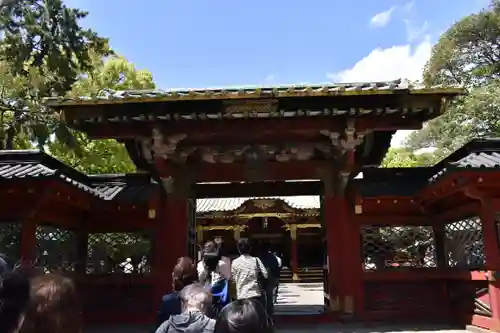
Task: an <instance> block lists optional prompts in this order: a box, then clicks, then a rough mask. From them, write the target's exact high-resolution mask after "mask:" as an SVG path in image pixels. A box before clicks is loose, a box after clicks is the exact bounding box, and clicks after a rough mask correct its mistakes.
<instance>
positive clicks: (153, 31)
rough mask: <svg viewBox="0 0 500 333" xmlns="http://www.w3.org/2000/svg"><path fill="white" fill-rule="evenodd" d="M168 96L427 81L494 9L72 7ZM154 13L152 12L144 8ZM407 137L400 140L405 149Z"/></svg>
mask: <svg viewBox="0 0 500 333" xmlns="http://www.w3.org/2000/svg"><path fill="white" fill-rule="evenodd" d="M65 2H66V3H67V4H68V5H69V6H72V7H78V8H81V9H85V10H87V11H89V13H90V14H89V16H88V18H87V19H86V20H85V21H84V25H85V26H87V27H91V28H92V29H94V30H95V31H97V32H98V33H99V34H100V35H102V36H105V37H108V38H110V41H111V46H112V47H113V48H114V49H115V50H116V51H117V52H118V53H120V54H121V55H123V56H125V57H126V58H127V59H128V60H129V61H131V62H133V63H134V65H135V66H136V68H138V69H147V70H149V71H151V72H152V73H153V77H154V80H155V82H156V84H157V86H158V88H160V89H168V88H204V87H220V86H234V85H240V86H241V85H276V84H296V83H322V82H328V81H332V80H333V81H344V82H348V81H350V82H352V81H376V80H391V79H397V78H408V79H413V80H416V79H419V78H420V77H421V72H422V68H423V66H424V65H425V63H426V61H427V59H428V58H429V55H430V52H431V47H432V45H433V43H434V42H435V41H436V40H437V39H438V38H439V35H440V33H442V32H443V31H445V30H446V29H447V28H448V27H449V26H450V25H451V24H453V22H455V21H456V20H458V19H460V18H461V17H463V16H465V15H467V14H470V13H472V12H475V11H478V10H479V9H481V8H482V7H484V6H485V5H487V4H488V3H489V1H488V0H453V1H452V0H414V1H411V0H358V1H339V0H308V1H294V0H292V1H290V0H288V1H285V0H267V1H264V0H253V1H238V0H213V1H207V0H182V1H181V0H176V1H173V0H143V1H132V0H101V1H98V0H65ZM146 3H147V5H145V4H146ZM406 135H407V131H400V132H398V135H396V136H395V139H394V140H393V142H394V145H398V142H400V141H401V139H402V138H404V137H405V136H406Z"/></svg>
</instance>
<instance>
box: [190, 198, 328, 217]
mask: <svg viewBox="0 0 500 333" xmlns="http://www.w3.org/2000/svg"><path fill="white" fill-rule="evenodd" d="M253 199H276V200H283V201H284V202H285V203H286V204H287V205H289V206H290V207H292V208H296V209H319V208H320V197H319V196H315V195H300V196H284V197H272V198H248V197H240V198H207V199H197V200H196V212H198V213H208V212H227V211H232V210H235V209H237V208H239V207H240V206H241V205H243V204H244V203H245V202H246V201H248V200H253Z"/></svg>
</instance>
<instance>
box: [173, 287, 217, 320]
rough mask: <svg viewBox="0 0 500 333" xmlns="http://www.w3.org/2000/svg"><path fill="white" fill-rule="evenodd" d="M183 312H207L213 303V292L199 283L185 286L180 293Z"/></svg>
mask: <svg viewBox="0 0 500 333" xmlns="http://www.w3.org/2000/svg"><path fill="white" fill-rule="evenodd" d="M180 299H181V303H182V312H187V311H200V312H203V313H206V312H207V311H208V310H209V309H210V306H211V305H212V294H211V293H210V291H209V290H208V289H207V288H205V287H204V286H203V285H201V284H199V283H193V284H190V285H189V286H186V287H184V289H182V290H181V293H180Z"/></svg>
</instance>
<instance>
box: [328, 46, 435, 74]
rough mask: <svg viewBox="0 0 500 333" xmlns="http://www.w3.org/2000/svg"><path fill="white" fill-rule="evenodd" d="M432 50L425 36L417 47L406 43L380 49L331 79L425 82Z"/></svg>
mask: <svg viewBox="0 0 500 333" xmlns="http://www.w3.org/2000/svg"><path fill="white" fill-rule="evenodd" d="M431 48H432V44H431V41H430V38H429V37H425V38H424V39H423V40H422V42H421V43H420V44H418V45H416V46H415V47H412V46H411V45H410V44H406V45H396V46H392V47H390V48H387V49H382V48H377V49H374V50H373V51H372V52H370V54H368V55H367V56H366V57H364V58H363V59H361V60H360V61H358V62H357V63H356V64H355V65H354V66H353V67H352V68H349V69H345V70H343V71H340V72H338V73H333V74H328V75H327V76H328V77H329V78H330V79H331V80H333V81H337V82H359V81H361V82H362V81H388V80H395V79H398V78H405V79H409V80H421V79H422V70H423V68H424V66H425V63H426V62H427V60H428V59H429V57H430V54H431Z"/></svg>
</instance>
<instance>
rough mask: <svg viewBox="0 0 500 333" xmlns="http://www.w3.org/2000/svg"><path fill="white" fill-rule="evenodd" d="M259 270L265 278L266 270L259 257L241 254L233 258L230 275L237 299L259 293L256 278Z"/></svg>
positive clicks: (266, 275) (256, 295)
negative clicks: (234, 285) (234, 284)
mask: <svg viewBox="0 0 500 333" xmlns="http://www.w3.org/2000/svg"><path fill="white" fill-rule="evenodd" d="M259 271H260V272H261V273H262V276H263V277H264V278H266V279H267V277H268V273H267V270H266V268H265V267H264V265H263V264H262V261H260V259H259V258H256V257H252V256H251V255H241V256H239V257H238V258H236V259H234V261H233V263H232V265H231V276H232V279H233V281H234V282H235V283H236V298H237V299H247V298H252V297H259V296H260V295H261V290H260V286H259V280H258V279H259V276H258V272H259Z"/></svg>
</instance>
